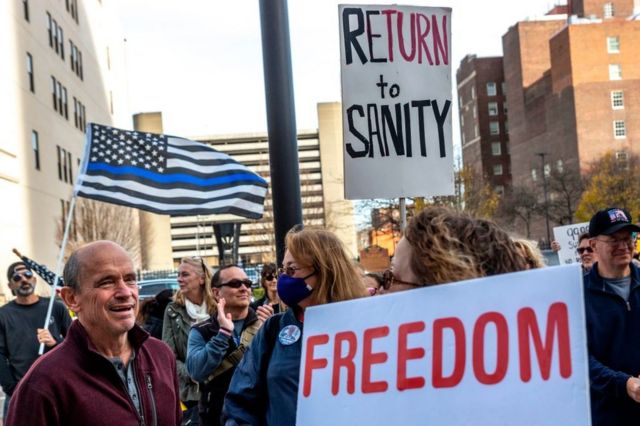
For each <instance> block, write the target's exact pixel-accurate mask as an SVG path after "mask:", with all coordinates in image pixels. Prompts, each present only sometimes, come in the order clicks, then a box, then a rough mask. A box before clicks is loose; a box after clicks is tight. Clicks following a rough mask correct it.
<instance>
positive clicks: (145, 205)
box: [76, 123, 267, 219]
mask: <svg viewBox="0 0 640 426" xmlns="http://www.w3.org/2000/svg"><path fill="white" fill-rule="evenodd" d="M84 155H85V158H84V161H83V166H82V170H81V173H80V176H79V178H78V182H79V183H78V185H77V187H76V193H77V195H79V196H82V197H85V198H92V199H95V200H99V201H104V202H107V203H113V204H119V205H123V206H128V207H134V208H138V209H141V210H146V211H150V212H153V213H159V214H166V215H171V216H186V215H196V214H234V215H237V216H241V217H245V218H249V219H259V218H260V217H262V214H263V211H264V198H265V195H266V192H267V182H266V181H265V180H264V179H263V178H262V177H260V176H259V175H258V174H256V173H255V172H253V171H252V170H250V169H249V168H248V167H247V166H245V165H243V164H241V163H239V162H237V161H236V160H234V159H233V158H231V157H230V156H229V155H227V154H224V153H222V152H219V151H216V150H215V149H213V148H211V147H210V146H208V145H205V144H203V143H200V142H196V141H192V140H188V139H183V138H178V137H174V136H168V135H160V134H155V133H147V132H137V131H128V130H122V129H116V128H113V127H109V126H103V125H99V124H95V123H91V124H90V125H89V126H88V128H87V143H86V146H85V154H84Z"/></svg>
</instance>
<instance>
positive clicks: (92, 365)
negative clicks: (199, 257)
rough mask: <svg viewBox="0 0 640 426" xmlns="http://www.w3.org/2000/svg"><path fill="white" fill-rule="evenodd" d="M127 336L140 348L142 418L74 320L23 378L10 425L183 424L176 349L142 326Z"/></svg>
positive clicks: (137, 366)
mask: <svg viewBox="0 0 640 426" xmlns="http://www.w3.org/2000/svg"><path fill="white" fill-rule="evenodd" d="M128 336H129V341H130V342H131V343H132V345H133V347H134V349H135V351H136V356H135V358H134V360H133V362H134V363H135V364H134V370H135V373H136V374H135V379H136V381H137V384H138V389H139V394H140V399H141V402H142V411H143V416H142V417H140V416H138V413H137V411H136V409H135V408H134V405H133V402H132V401H131V398H130V397H129V395H128V393H127V391H126V388H125V385H124V383H123V382H122V380H121V379H120V377H119V376H118V373H117V372H116V370H115V368H114V367H113V365H112V364H111V362H110V361H109V360H108V359H106V358H105V357H103V356H102V355H100V354H99V353H98V352H96V350H95V347H94V346H93V344H92V343H91V341H90V340H89V338H88V336H87V333H86V331H85V329H84V327H82V325H81V324H80V323H79V322H78V321H74V322H73V324H72V325H71V328H70V329H69V331H68V334H67V337H66V339H65V340H64V342H63V343H61V344H60V345H59V346H58V347H57V348H54V349H53V350H52V351H50V352H48V353H47V354H46V355H44V356H42V357H41V358H40V359H38V360H37V361H36V362H35V363H34V364H33V365H32V367H31V368H30V369H29V371H28V373H27V374H26V375H25V376H24V378H23V379H22V380H21V381H20V384H19V385H18V387H17V388H16V391H15V392H14V394H13V396H12V398H11V404H10V408H9V414H8V416H7V419H6V421H5V425H6V426H16V425H50V426H54V425H68V426H74V425H78V426H79V425H92V426H103V425H104V426H112V425H114V424H115V425H118V426H130V425H132V426H133V425H145V426H156V425H157V426H175V425H178V424H180V419H181V416H182V412H181V411H180V400H179V395H178V379H177V375H176V361H175V358H174V356H173V353H172V352H171V350H170V349H169V347H168V346H167V345H165V344H164V343H163V342H161V341H160V340H157V339H155V338H152V337H150V336H149V334H147V332H145V331H144V330H142V328H140V327H138V326H135V327H134V328H133V329H131V330H130V331H129V335H128Z"/></svg>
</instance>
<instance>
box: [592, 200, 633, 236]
mask: <svg viewBox="0 0 640 426" xmlns="http://www.w3.org/2000/svg"><path fill="white" fill-rule="evenodd" d="M620 230H627V231H630V232H640V226H637V225H634V224H633V223H632V221H631V214H630V213H629V211H628V210H626V209H620V208H617V207H611V208H608V209H604V210H600V211H599V212H598V213H596V214H594V215H593V217H592V218H591V220H590V221H589V237H591V238H593V237H597V236H598V235H611V234H613V233H616V232H618V231H620Z"/></svg>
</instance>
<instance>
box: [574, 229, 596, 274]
mask: <svg viewBox="0 0 640 426" xmlns="http://www.w3.org/2000/svg"><path fill="white" fill-rule="evenodd" d="M576 251H577V252H578V256H580V263H581V264H582V271H583V272H584V273H585V274H586V273H588V272H589V271H590V270H591V267H592V266H593V264H594V263H595V262H596V255H595V253H594V252H593V249H592V248H591V243H590V242H589V233H588V232H583V233H582V234H580V236H579V237H578V247H577V248H576Z"/></svg>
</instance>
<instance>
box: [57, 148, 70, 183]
mask: <svg viewBox="0 0 640 426" xmlns="http://www.w3.org/2000/svg"><path fill="white" fill-rule="evenodd" d="M56 148H57V151H58V179H60V180H61V181H63V182H66V183H71V184H73V170H72V168H73V162H72V158H71V153H70V152H69V151H67V150H66V149H64V148H61V147H60V145H57V146H56Z"/></svg>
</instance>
